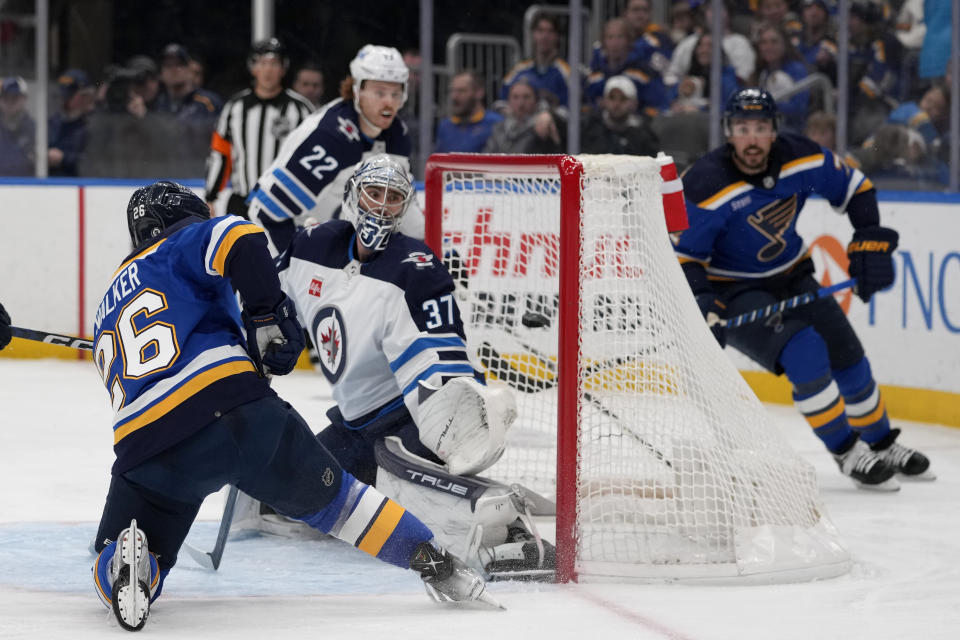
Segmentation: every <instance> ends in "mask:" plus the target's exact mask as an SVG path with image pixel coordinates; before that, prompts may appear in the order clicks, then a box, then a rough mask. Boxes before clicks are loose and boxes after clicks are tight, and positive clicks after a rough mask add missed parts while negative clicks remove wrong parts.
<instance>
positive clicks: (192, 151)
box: [157, 44, 223, 176]
mask: <svg viewBox="0 0 960 640" xmlns="http://www.w3.org/2000/svg"><path fill="white" fill-rule="evenodd" d="M189 65H190V55H189V54H188V53H187V50H186V49H185V48H184V47H183V46H182V45H179V44H169V45H167V46H166V47H165V48H164V49H163V53H162V55H161V56H160V80H161V82H162V83H163V89H162V91H161V92H160V95H159V96H158V97H157V111H158V112H159V113H163V114H167V115H169V116H172V117H174V118H175V119H176V121H177V123H178V124H179V125H180V128H181V130H182V132H183V137H182V143H183V154H184V163H183V165H182V166H181V170H182V171H184V174H183V175H184V176H201V175H203V173H204V162H205V160H206V158H207V151H208V150H209V145H210V136H211V135H212V133H213V129H214V127H215V126H216V123H217V116H218V114H219V113H220V108H221V107H222V106H223V104H222V102H221V101H220V98H219V97H217V96H216V95H214V94H212V93H210V92H209V91H206V90H205V89H198V88H197V87H195V86H194V78H193V73H192V72H191V71H190V66H189Z"/></svg>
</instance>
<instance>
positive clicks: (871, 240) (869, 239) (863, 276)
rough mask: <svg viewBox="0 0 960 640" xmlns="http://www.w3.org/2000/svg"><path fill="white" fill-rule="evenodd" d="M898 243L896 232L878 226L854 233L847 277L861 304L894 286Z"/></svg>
mask: <svg viewBox="0 0 960 640" xmlns="http://www.w3.org/2000/svg"><path fill="white" fill-rule="evenodd" d="M899 239H900V236H899V234H897V232H896V231H894V230H893V229H887V228H886V227H880V226H872V227H862V228H860V229H857V230H856V231H854V232H853V240H851V241H850V244H849V245H848V246H847V255H848V256H849V257H850V268H849V273H850V277H852V278H856V279H857V284H856V286H854V288H853V291H854V293H856V294H857V296H858V297H859V298H860V299H861V300H863V301H864V302H869V301H870V298H871V297H872V296H873V294H874V293H876V292H877V291H881V290H882V289H886V288H887V287H889V286H890V285H891V284H893V278H894V271H893V250H894V249H896V248H897V240H899Z"/></svg>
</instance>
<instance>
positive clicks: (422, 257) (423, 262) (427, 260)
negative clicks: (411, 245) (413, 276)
mask: <svg viewBox="0 0 960 640" xmlns="http://www.w3.org/2000/svg"><path fill="white" fill-rule="evenodd" d="M402 262H412V263H413V264H415V265H416V267H417V269H426V268H427V267H432V266H433V255H432V254H429V253H424V252H423V251H414V252H413V253H411V254H410V255H409V256H407V257H406V258H404V259H403V260H402Z"/></svg>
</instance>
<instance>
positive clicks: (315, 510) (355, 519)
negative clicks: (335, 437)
mask: <svg viewBox="0 0 960 640" xmlns="http://www.w3.org/2000/svg"><path fill="white" fill-rule="evenodd" d="M208 212H209V210H208V208H207V206H206V204H205V203H204V202H203V200H201V199H200V198H199V197H197V196H196V195H194V194H193V192H191V191H190V190H189V189H187V188H186V187H182V186H180V185H178V184H174V183H170V182H158V183H155V184H153V185H150V186H148V187H144V188H141V189H138V190H137V191H136V192H135V193H134V194H133V197H132V198H131V199H130V203H129V205H128V207H127V220H128V226H129V231H130V238H131V240H132V241H133V245H134V246H135V249H134V250H133V252H132V253H131V254H130V255H129V256H128V257H127V259H125V260H124V261H123V263H122V264H121V265H120V268H119V269H118V270H117V272H116V274H115V276H114V279H113V282H112V283H111V285H110V288H109V289H108V291H107V293H106V295H105V296H104V297H103V300H102V301H101V303H100V305H99V307H98V309H97V313H96V318H95V321H94V363H95V364H96V366H97V368H98V370H99V371H100V374H101V376H102V378H103V381H104V384H105V385H106V387H107V391H108V392H109V394H110V399H111V402H112V404H113V408H114V411H115V418H114V422H113V433H114V437H113V440H114V451H115V453H116V461H115V463H114V465H113V469H112V477H111V481H110V489H109V493H108V495H107V500H106V505H105V507H104V511H103V515H102V518H101V521H100V526H99V530H98V532H97V537H96V542H95V549H96V551H97V553H98V554H99V555H98V556H97V559H96V561H95V564H94V566H93V579H94V583H95V587H96V591H97V594H98V595H99V596H100V598H101V600H102V601H103V603H104V604H105V605H107V606H108V607H111V608H112V609H113V611H114V613H115V614H116V617H117V619H118V621H119V622H120V624H121V626H122V627H123V628H125V629H128V630H134V631H135V630H138V629H140V628H142V627H143V625H144V623H145V622H146V619H147V615H148V612H149V607H150V604H149V603H150V602H151V601H152V600H154V599H155V598H156V597H157V596H159V595H160V591H161V588H162V586H163V580H164V577H165V576H166V575H167V573H168V572H169V571H170V569H171V568H172V567H173V565H174V564H175V563H176V560H177V552H178V550H179V549H180V545H181V544H182V543H183V540H184V538H185V537H186V535H187V531H188V530H189V528H190V525H191V524H192V523H193V520H194V518H195V517H196V515H197V511H198V509H199V508H200V504H201V503H202V502H203V499H204V498H205V497H206V496H207V495H209V494H211V493H213V492H215V491H218V490H219V489H220V488H221V487H223V486H224V485H225V484H227V483H230V484H233V485H236V486H237V487H238V488H240V489H242V490H243V491H244V492H246V493H247V494H249V495H251V496H254V497H256V498H257V499H259V500H262V501H263V502H264V503H266V504H269V505H271V506H272V507H273V508H274V509H276V510H277V511H279V512H280V513H283V514H285V515H287V516H290V517H293V518H296V519H299V520H302V521H304V522H306V523H308V524H309V525H311V526H312V527H315V528H317V529H319V530H321V531H323V532H325V533H329V534H330V535H333V536H336V537H338V538H340V539H341V540H344V541H346V542H348V543H349V544H352V545H354V546H356V547H357V548H359V549H360V550H362V551H365V552H367V553H369V554H370V555H373V556H375V557H377V558H380V559H381V560H384V561H386V562H389V563H391V564H394V565H397V566H400V567H403V568H412V569H413V570H415V571H418V572H419V573H420V574H421V577H422V578H423V580H424V582H425V584H426V585H427V587H428V591H429V592H430V593H431V595H433V596H434V597H435V598H437V599H438V600H444V599H445V600H483V601H488V602H491V599H490V597H489V596H488V595H487V594H486V591H485V585H484V581H483V579H482V578H481V577H480V576H479V575H478V574H476V573H475V572H473V571H472V570H470V569H469V568H467V567H466V566H465V565H464V564H463V563H462V562H460V561H459V560H457V559H456V558H454V557H452V556H451V555H450V554H449V553H448V552H445V551H443V550H442V549H440V548H439V547H438V546H437V545H436V544H435V543H434V542H433V541H432V540H433V537H434V536H433V534H432V532H431V531H430V530H429V529H428V528H427V526H426V525H424V524H423V523H422V522H421V521H420V520H418V519H417V518H416V517H414V516H413V515H412V514H411V513H410V512H408V511H405V510H404V508H403V507H401V506H400V505H399V504H397V503H396V502H394V501H393V500H390V499H389V498H387V497H385V496H383V495H382V494H381V493H379V492H378V491H377V490H376V489H374V488H372V487H369V486H367V485H366V484H364V483H362V482H360V481H358V480H357V479H356V478H355V477H354V476H353V475H351V474H350V473H348V472H346V471H344V470H343V469H342V466H341V465H340V464H339V463H338V462H337V460H336V459H335V458H334V457H333V456H331V455H330V453H329V451H327V449H325V448H324V447H323V445H321V444H320V442H319V441H318V440H317V439H316V438H315V437H314V435H313V432H312V431H310V429H309V428H308V427H307V425H306V423H305V422H304V421H303V419H302V418H301V417H300V416H299V415H298V414H297V412H296V411H294V410H293V408H292V407H291V406H290V405H289V404H287V403H285V402H284V401H283V400H281V399H280V398H279V397H277V395H276V394H275V393H274V392H273V391H272V390H271V388H270V385H269V379H268V377H269V375H270V374H274V375H284V374H287V373H289V372H290V371H291V370H292V369H293V367H294V365H295V363H296V360H297V357H298V356H299V354H300V352H301V351H302V349H303V329H302V328H301V326H300V323H299V322H298V321H297V317H296V313H295V310H294V305H293V303H292V302H291V301H290V300H289V299H288V298H287V297H286V296H285V295H284V294H283V293H282V292H281V289H280V282H279V279H278V278H277V272H276V270H275V269H274V266H273V262H272V260H271V258H270V254H269V252H268V250H267V246H266V239H265V238H264V233H263V229H262V228H260V227H258V226H256V225H254V224H252V223H250V222H248V221H246V220H243V219H242V218H239V217H236V216H227V217H222V218H214V219H209V218H208ZM234 289H236V291H237V292H239V294H240V296H241V297H242V299H243V302H244V310H243V312H242V313H241V311H240V309H239V308H238V305H237V303H236V298H235V296H234ZM148 534H149V536H150V538H149V540H150V544H149V546H148V544H147V535H148Z"/></svg>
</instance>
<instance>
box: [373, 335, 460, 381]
mask: <svg viewBox="0 0 960 640" xmlns="http://www.w3.org/2000/svg"><path fill="white" fill-rule="evenodd" d="M442 347H453V348H460V349H466V348H467V345H466V343H465V342H464V341H463V338H461V337H460V336H453V337H449V338H436V337H429V338H418V339H416V340H414V341H413V343H412V344H411V345H410V346H409V347H407V348H406V349H405V350H404V352H403V353H401V354H400V357H398V358H397V359H396V360H394V361H392V362H391V363H390V370H391V371H393V372H394V373H396V372H397V370H398V369H399V368H400V367H402V366H403V365H405V364H407V363H408V362H409V361H410V360H411V359H412V358H413V357H414V356H416V355H417V354H419V353H423V352H424V351H426V350H427V349H439V348H442Z"/></svg>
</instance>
